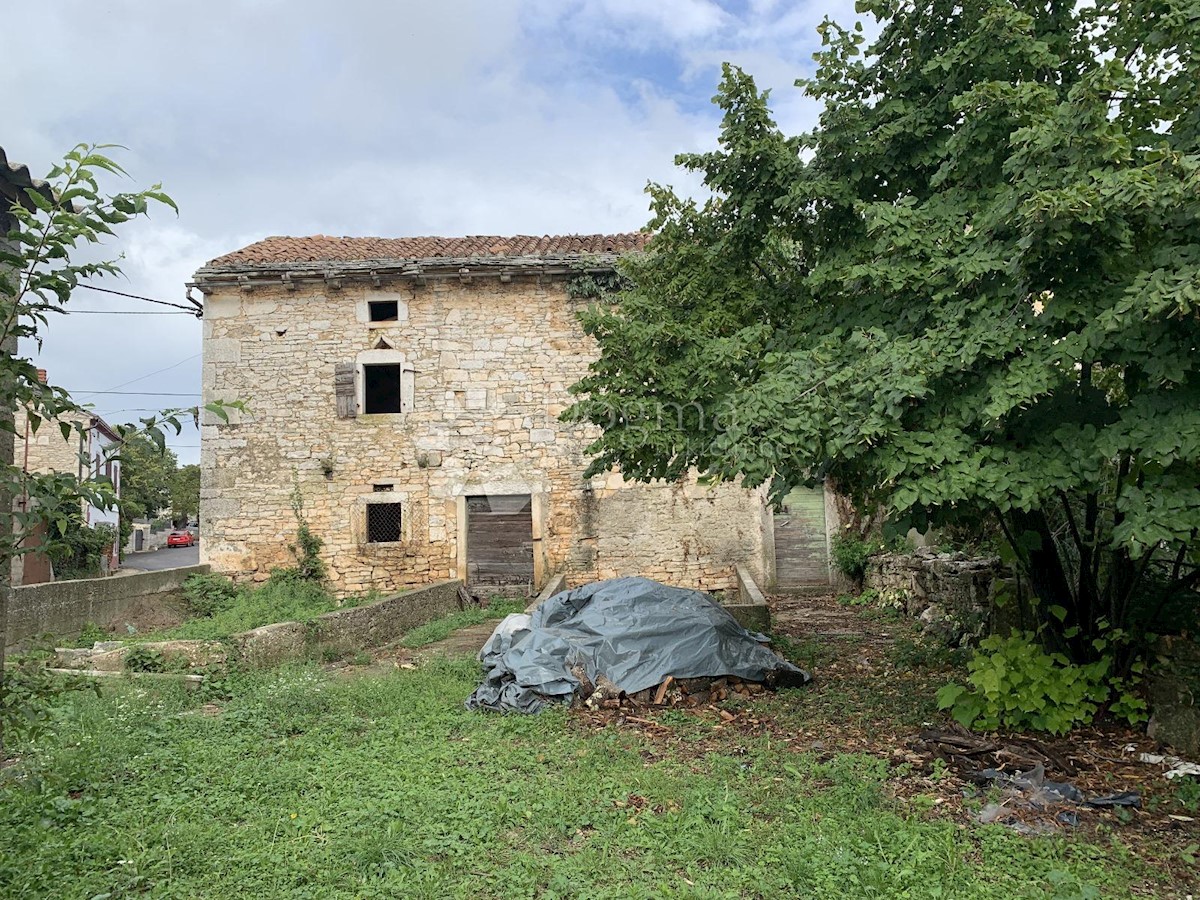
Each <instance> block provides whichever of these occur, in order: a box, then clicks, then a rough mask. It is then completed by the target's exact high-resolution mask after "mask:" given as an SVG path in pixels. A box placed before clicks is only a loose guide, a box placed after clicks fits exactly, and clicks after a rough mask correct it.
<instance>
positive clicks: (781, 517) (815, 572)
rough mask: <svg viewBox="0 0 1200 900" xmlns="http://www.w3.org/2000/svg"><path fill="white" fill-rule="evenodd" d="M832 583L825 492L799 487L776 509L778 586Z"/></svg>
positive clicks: (776, 569)
mask: <svg viewBox="0 0 1200 900" xmlns="http://www.w3.org/2000/svg"><path fill="white" fill-rule="evenodd" d="M817 584H829V553H828V548H827V546H826V543H825V492H824V490H823V489H821V488H819V487H818V488H797V489H796V490H794V491H792V492H791V493H790V494H788V495H787V497H786V498H784V502H783V509H780V510H776V511H775V586H776V587H777V588H778V589H779V590H783V591H786V590H792V589H797V588H807V587H811V586H813V585H817Z"/></svg>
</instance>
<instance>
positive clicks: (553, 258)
mask: <svg viewBox="0 0 1200 900" xmlns="http://www.w3.org/2000/svg"><path fill="white" fill-rule="evenodd" d="M625 252H626V253H628V252H637V251H625ZM622 255H624V254H623V253H569V254H555V255H539V256H487V257H479V256H464V257H448V256H435V257H423V258H411V259H394V258H392V259H360V260H306V261H293V262H269V263H239V264H237V265H227V266H213V265H207V266H203V267H201V268H200V269H199V270H197V272H196V274H195V276H194V283H195V286H196V287H198V288H200V289H201V290H204V289H205V287H206V286H213V287H215V286H217V285H220V284H241V285H242V286H246V285H248V284H252V283H263V282H268V281H272V282H274V281H279V280H283V279H285V278H286V279H290V280H292V281H293V282H294V281H303V280H310V281H319V280H325V279H329V278H339V279H348V280H351V281H355V280H371V279H381V278H385V277H386V278H389V279H396V278H401V279H403V278H413V279H416V278H452V277H453V278H462V277H465V276H473V275H480V276H486V275H501V276H502V275H504V274H509V275H543V276H545V275H569V274H572V273H579V274H583V273H585V272H611V271H612V270H613V269H614V268H615V266H616V262H617V260H618V259H619V258H620V257H621V256H622Z"/></svg>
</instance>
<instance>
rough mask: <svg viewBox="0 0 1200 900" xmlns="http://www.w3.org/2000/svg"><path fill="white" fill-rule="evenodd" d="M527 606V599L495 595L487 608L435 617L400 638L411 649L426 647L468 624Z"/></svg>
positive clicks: (500, 615)
mask: <svg viewBox="0 0 1200 900" xmlns="http://www.w3.org/2000/svg"><path fill="white" fill-rule="evenodd" d="M525 606H526V601H524V600H509V599H504V598H499V597H494V598H492V601H491V603H490V604H489V605H488V607H487V608H486V609H480V608H478V607H472V608H471V609H464V610H462V611H461V612H456V613H451V614H450V615H448V616H443V617H442V618H440V619H435V620H434V621H432V622H427V623H426V624H424V625H420V626H418V627H417V628H414V629H413V630H412V631H410V632H408V634H406V635H405V636H404V637H403V638H401V639H400V646H401V647H407V648H408V649H410V650H414V649H416V648H418V647H424V646H426V645H428V644H432V643H434V642H435V641H440V640H443V639H445V638H448V637H449V636H450V635H451V634H453V633H454V632H456V631H458V630H459V629H460V628H466V627H467V626H468V625H478V624H480V623H481V622H490V621H493V620H497V619H503V618H504V617H505V616H507V615H509V614H510V613H518V612H521V611H523V610H524V609H525Z"/></svg>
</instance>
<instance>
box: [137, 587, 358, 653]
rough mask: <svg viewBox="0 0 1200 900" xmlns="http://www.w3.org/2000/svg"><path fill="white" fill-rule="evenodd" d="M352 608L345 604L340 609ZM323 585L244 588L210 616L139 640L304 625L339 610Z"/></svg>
mask: <svg viewBox="0 0 1200 900" xmlns="http://www.w3.org/2000/svg"><path fill="white" fill-rule="evenodd" d="M350 605H353V601H344V602H343V604H342V607H341V608H345V607H347V606H350ZM338 608H339V607H338V604H337V601H336V600H335V599H334V597H333V595H332V594H331V593H329V591H328V590H326V589H325V588H324V587H323V586H322V585H320V584H317V583H315V582H311V581H301V580H297V579H287V578H272V579H271V580H270V581H267V582H265V583H263V584H261V585H258V586H255V587H242V588H239V589H238V590H237V591H236V592H233V593H232V594H231V596H230V598H228V599H226V600H225V601H224V602H223V603H221V604H218V605H216V608H214V609H213V612H212V614H211V615H208V616H195V617H194V618H190V619H188V620H187V621H186V622H184V623H183V624H181V625H178V626H176V627H175V628H168V629H165V630H163V631H157V632H153V633H147V634H140V635H137V636H136V640H139V641H144V640H154V641H163V640H174V639H184V640H221V639H222V638H226V637H229V635H231V634H237V633H238V632H240V631H249V630H250V629H251V628H258V627H259V626H260V625H270V624H272V623H275V622H305V621H307V620H309V619H312V618H314V617H316V616H319V615H321V614H322V613H327V612H332V611H333V610H335V609H338Z"/></svg>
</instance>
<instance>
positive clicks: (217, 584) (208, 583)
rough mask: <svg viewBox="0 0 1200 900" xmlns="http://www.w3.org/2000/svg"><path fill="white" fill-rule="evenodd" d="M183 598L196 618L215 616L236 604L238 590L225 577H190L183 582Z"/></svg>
mask: <svg viewBox="0 0 1200 900" xmlns="http://www.w3.org/2000/svg"><path fill="white" fill-rule="evenodd" d="M183 597H184V600H186V601H187V605H188V610H189V611H190V612H191V613H192V614H193V615H196V616H213V615H215V614H216V613H218V612H222V611H224V610H227V609H229V608H230V607H232V606H233V605H234V603H236V601H237V598H238V589H237V586H236V585H234V583H233V582H232V581H231V580H230V579H229V578H227V577H226V576H224V575H189V576H188V577H187V578H185V579H184V582H183Z"/></svg>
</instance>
